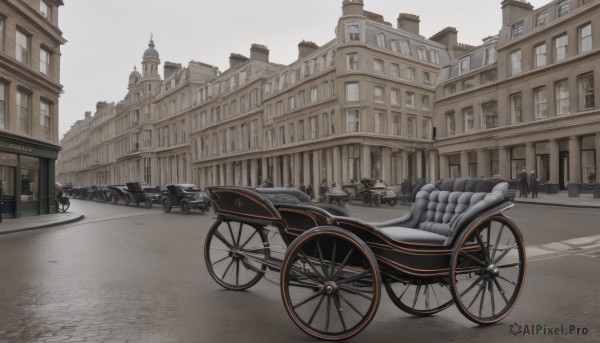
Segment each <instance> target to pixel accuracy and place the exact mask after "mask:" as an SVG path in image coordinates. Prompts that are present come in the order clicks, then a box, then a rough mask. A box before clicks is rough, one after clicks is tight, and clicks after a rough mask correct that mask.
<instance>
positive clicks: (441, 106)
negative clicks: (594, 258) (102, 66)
mask: <svg viewBox="0 0 600 343" xmlns="http://www.w3.org/2000/svg"><path fill="white" fill-rule="evenodd" d="M599 7H600V4H599V1H597V0H594V1H583V0H570V1H569V0H566V1H565V0H562V1H553V2H550V3H549V4H547V5H545V6H543V7H541V8H539V9H535V10H534V9H533V7H532V6H531V5H530V4H528V3H525V2H523V1H517V0H505V1H503V2H502V17H503V26H502V28H501V30H500V32H499V34H498V35H497V36H491V37H488V38H486V39H484V43H483V44H482V45H480V46H477V47H474V46H468V45H464V44H460V43H458V39H457V31H456V29H454V28H452V27H448V28H445V29H443V30H442V31H440V32H438V33H437V34H435V35H434V36H432V37H431V38H429V39H427V38H425V37H423V36H421V35H420V33H419V17H418V16H416V15H413V14H406V13H401V14H400V15H399V16H398V22H397V26H396V27H394V26H393V25H391V24H390V23H388V22H385V21H384V19H383V16H381V15H378V14H375V13H372V12H369V11H366V10H364V8H363V1H362V0H354V1H350V0H345V1H343V3H342V16H341V17H340V18H339V21H338V25H337V28H336V36H335V37H333V39H332V40H331V41H329V42H328V43H325V44H324V45H322V46H320V47H319V46H317V45H316V44H315V43H312V42H308V41H302V42H300V44H298V59H297V60H296V61H294V62H293V63H291V64H289V65H279V64H275V63H272V62H270V60H269V50H268V48H267V47H266V46H263V45H260V44H253V45H252V46H251V49H250V57H246V56H244V55H241V54H231V56H230V58H229V68H228V69H227V70H225V71H224V72H222V73H220V72H218V70H217V69H216V68H214V67H212V66H209V65H205V64H203V63H199V62H190V63H189V64H188V66H187V68H182V67H181V66H180V65H178V64H174V63H171V62H166V63H165V65H164V80H161V79H160V76H159V75H158V73H157V70H158V69H157V67H158V65H159V63H160V60H159V58H158V53H157V52H156V50H154V44H153V42H152V41H151V42H150V45H149V49H148V50H147V51H146V52H145V53H144V59H143V62H142V64H143V74H142V75H140V74H139V73H138V72H137V71H135V70H134V71H133V72H132V74H131V75H130V83H129V92H128V94H127V96H126V97H125V99H124V100H123V101H121V102H120V103H119V104H117V105H116V111H115V118H114V120H113V122H114V135H113V137H112V138H111V140H110V141H111V142H112V143H108V144H113V145H114V147H113V151H114V156H112V157H109V160H107V161H106V163H107V164H106V165H107V166H106V169H103V171H104V173H105V174H103V175H104V176H102V178H101V179H100V178H98V176H96V177H95V178H92V175H94V174H93V173H99V172H100V171H99V170H96V168H92V169H93V170H90V171H89V172H86V173H87V174H86V175H90V176H89V177H88V178H87V179H85V183H94V182H99V180H103V182H105V183H123V182H126V181H130V180H140V181H146V182H148V183H152V184H154V185H166V184H168V183H172V182H194V183H197V184H199V185H200V186H202V187H204V186H209V185H217V184H232V185H241V186H252V187H255V186H257V185H258V184H260V183H261V182H262V181H264V180H265V179H267V178H268V179H272V180H273V182H274V184H275V186H294V187H298V186H300V185H301V184H305V185H308V184H313V185H317V184H319V183H320V181H321V180H322V179H327V180H329V181H330V182H331V181H335V182H343V181H350V180H352V179H354V180H356V179H359V178H361V177H374V178H378V179H382V180H383V181H385V182H386V183H388V184H390V185H400V183H401V182H402V181H403V180H404V179H411V180H415V179H417V178H424V179H426V180H430V181H431V180H437V179H439V178H441V177H458V176H486V177H491V176H498V177H502V178H506V179H511V180H514V179H515V178H516V175H517V171H520V170H521V169H522V168H526V169H527V170H533V169H535V170H537V171H538V174H539V176H540V179H541V180H542V183H543V184H544V185H545V186H547V188H548V190H549V191H550V192H555V191H557V190H558V189H559V188H564V187H566V186H567V185H568V186H569V191H570V194H571V195H572V196H577V195H578V194H579V192H580V191H581V190H582V189H583V190H584V191H587V190H590V189H591V188H590V187H591V186H589V185H586V184H590V183H592V179H593V178H594V177H595V172H596V170H597V169H598V161H599V160H600V158H598V156H597V154H598V151H600V148H598V144H599V142H600V139H598V138H596V134H597V133H598V132H600V127H598V125H599V124H598V123H599V121H598V119H599V118H598V113H597V111H596V106H595V102H594V99H595V97H596V92H597V91H596V90H595V89H594V86H593V85H594V79H595V75H597V72H596V69H597V67H596V66H595V64H594V62H595V61H596V60H597V51H598V49H597V47H598V46H599V44H600V42H598V39H599V38H598V37H596V36H595V35H593V30H592V28H593V27H594V26H595V25H600V23H597V17H598V15H597V14H598V13H599ZM596 64H597V63H596ZM569 99H572V100H571V101H569ZM96 115H97V114H96ZM94 117H95V116H94ZM80 125H85V121H84V122H82V123H80ZM73 131H74V132H73V134H71V132H69V133H68V134H67V135H66V136H65V138H68V137H71V136H76V135H77V134H76V132H78V129H77V130H75V128H74V129H73ZM90 137H91V136H90ZM108 149H109V150H110V148H108ZM76 156H79V155H76ZM106 156H110V153H107V154H106ZM78 158H81V157H78ZM111 158H112V159H111ZM94 161H95V160H94ZM109 164H110V165H111V166H110V167H109V166H108V165H109ZM61 171H62V169H61ZM63 172H64V173H62V174H61V178H62V175H74V174H73V172H72V171H67V170H64V171H63ZM67 172H69V173H70V174H67ZM79 172H80V171H75V174H77V173H79ZM83 172H84V171H81V173H83ZM96 175H98V174H96ZM72 180H73V181H74V180H76V178H72ZM65 181H70V180H65ZM77 183H79V182H77Z"/></svg>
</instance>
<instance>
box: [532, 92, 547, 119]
mask: <svg viewBox="0 0 600 343" xmlns="http://www.w3.org/2000/svg"><path fill="white" fill-rule="evenodd" d="M533 94H534V114H535V119H545V118H547V117H548V100H547V97H546V87H540V88H536V89H535V90H534V91H533Z"/></svg>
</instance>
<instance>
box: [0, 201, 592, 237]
mask: <svg viewBox="0 0 600 343" xmlns="http://www.w3.org/2000/svg"><path fill="white" fill-rule="evenodd" d="M515 203H516V204H519V203H523V204H538V205H551V206H564V207H580V208H600V199H598V198H594V197H593V195H592V194H581V195H580V196H579V197H577V198H570V197H569V195H568V193H567V192H559V193H558V194H552V195H549V194H542V193H540V194H539V195H538V197H537V198H532V197H531V196H529V197H527V198H519V197H518V196H517V197H516V198H515ZM83 218H84V215H83V214H79V213H75V212H65V213H55V214H46V215H40V216H31V217H23V218H16V219H4V220H3V221H2V223H0V235H1V234H7V233H13V232H20V231H27V230H35V229H42V228H46V227H52V226H57V225H61V224H68V223H72V222H76V221H79V220H82V219H83Z"/></svg>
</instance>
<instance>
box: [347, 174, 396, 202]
mask: <svg viewBox="0 0 600 343" xmlns="http://www.w3.org/2000/svg"><path fill="white" fill-rule="evenodd" d="M342 188H343V189H344V191H346V192H347V193H348V194H351V196H350V197H351V199H352V200H360V201H362V202H363V204H365V205H368V206H375V207H379V206H381V204H382V203H386V204H388V205H390V206H395V205H396V204H397V203H398V194H396V192H394V191H393V190H392V189H390V188H389V187H388V186H387V185H386V184H385V183H383V181H381V180H377V179H371V178H362V179H361V180H360V182H351V183H345V184H343V185H342Z"/></svg>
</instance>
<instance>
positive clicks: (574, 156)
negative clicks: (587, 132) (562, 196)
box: [569, 136, 581, 198]
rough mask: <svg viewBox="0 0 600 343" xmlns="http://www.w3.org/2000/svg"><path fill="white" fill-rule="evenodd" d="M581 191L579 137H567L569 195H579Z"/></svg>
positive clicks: (573, 196)
mask: <svg viewBox="0 0 600 343" xmlns="http://www.w3.org/2000/svg"><path fill="white" fill-rule="evenodd" d="M580 191H581V139H580V138H579V137H577V136H571V137H569V197H570V198H577V197H579V192H580Z"/></svg>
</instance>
